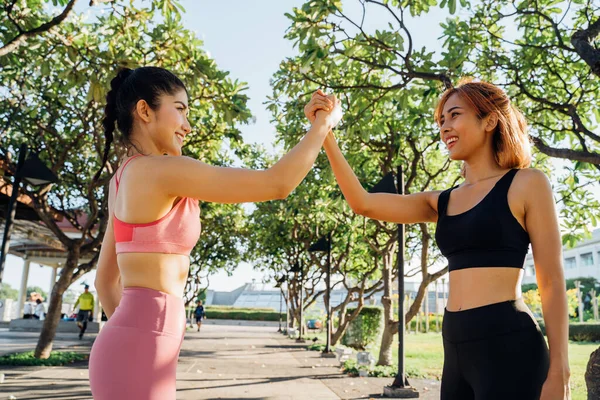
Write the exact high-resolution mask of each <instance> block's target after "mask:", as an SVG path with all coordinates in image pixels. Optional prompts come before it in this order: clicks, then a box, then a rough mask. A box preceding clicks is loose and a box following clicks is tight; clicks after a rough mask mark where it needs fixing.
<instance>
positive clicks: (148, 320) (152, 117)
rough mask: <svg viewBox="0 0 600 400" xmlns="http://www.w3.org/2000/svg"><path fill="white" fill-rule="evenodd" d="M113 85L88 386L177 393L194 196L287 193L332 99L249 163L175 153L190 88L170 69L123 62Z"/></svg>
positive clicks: (312, 153)
mask: <svg viewBox="0 0 600 400" xmlns="http://www.w3.org/2000/svg"><path fill="white" fill-rule="evenodd" d="M111 89H112V90H111V91H110V92H109V93H108V95H107V104H106V109H105V118H104V121H103V126H104V130H105V137H106V148H105V152H104V159H103V163H102V165H105V164H106V160H107V158H108V154H109V150H110V146H111V143H112V141H113V132H114V130H115V123H116V125H117V126H118V128H119V130H120V131H121V134H122V137H123V140H124V142H125V144H126V146H127V158H126V159H125V160H123V162H122V165H121V167H120V168H119V169H118V170H117V171H116V173H115V175H114V177H113V179H112V180H111V182H110V189H109V199H108V209H109V215H110V218H109V222H108V228H107V230H106V233H105V236H104V239H103V242H102V249H101V252H100V258H99V260H98V270H97V273H96V281H95V286H96V290H97V291H98V296H99V298H100V301H101V303H102V307H103V308H104V311H105V313H106V315H107V316H108V322H107V323H106V325H105V326H104V327H103V329H102V331H101V332H100V334H99V335H98V337H97V338H96V340H95V342H94V346H93V348H92V352H91V355H90V362H89V369H90V386H91V389H92V394H93V396H94V399H95V400H125V399H127V400H174V399H175V392H176V386H175V384H176V376H175V372H176V367H177V359H178V356H179V351H180V348H181V343H182V341H183V336H184V332H185V325H186V316H185V311H184V303H183V300H182V296H183V290H184V287H185V283H186V278H187V275H188V270H189V266H190V259H189V255H190V252H191V251H192V249H193V247H194V246H195V244H196V242H197V241H198V238H199V236H200V208H199V206H198V201H199V200H203V201H211V202H219V203H245V202H257V201H267V200H274V199H283V198H285V197H287V195H288V194H289V193H290V192H291V191H292V190H294V188H296V186H297V185H298V184H300V182H301V181H302V180H303V179H304V177H305V176H306V174H307V173H308V171H309V170H310V168H311V167H312V164H313V163H314V161H315V159H316V157H317V155H318V154H319V151H320V148H321V146H322V144H323V140H324V139H325V137H326V135H327V133H328V131H329V130H330V129H332V128H333V127H335V125H336V124H337V123H338V122H339V120H340V118H341V112H340V107H339V102H338V101H336V100H335V99H322V98H318V99H313V101H312V102H311V107H316V106H318V107H319V109H320V111H319V112H318V113H317V115H316V118H315V119H314V120H313V124H312V127H311V128H310V130H309V131H308V133H307V134H306V136H304V138H303V139H302V140H301V141H300V142H299V143H298V144H297V145H296V146H295V147H294V148H293V149H292V150H291V151H290V152H289V153H287V154H286V155H285V156H283V157H282V158H281V159H280V160H279V161H278V162H277V163H275V164H274V165H273V166H272V167H271V168H269V169H267V170H263V171H253V170H247V169H242V168H222V167H215V166H211V165H208V164H205V163H203V162H201V161H199V160H195V159H193V158H189V157H184V156H182V151H181V149H182V146H183V143H184V140H185V137H186V136H187V135H189V134H190V133H191V131H192V127H191V126H190V124H189V122H188V119H187V114H188V110H189V106H188V93H187V90H186V88H185V86H184V84H183V82H182V81H181V80H179V78H177V77H176V76H175V75H174V74H173V73H171V72H169V71H167V70H165V69H163V68H157V67H141V68H137V69H135V70H131V69H123V70H121V71H120V72H119V73H118V74H117V76H116V77H115V78H114V79H113V80H112V81H111ZM315 97H317V96H315ZM100 172H101V171H99V172H98V174H96V178H97V177H98V176H99V174H100Z"/></svg>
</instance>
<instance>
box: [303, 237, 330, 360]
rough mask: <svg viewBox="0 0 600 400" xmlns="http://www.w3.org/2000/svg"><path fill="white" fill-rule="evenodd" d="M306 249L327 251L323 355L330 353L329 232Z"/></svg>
mask: <svg viewBox="0 0 600 400" xmlns="http://www.w3.org/2000/svg"><path fill="white" fill-rule="evenodd" d="M308 251H310V252H315V251H326V252H327V274H326V275H325V301H324V303H325V311H326V312H327V339H326V341H325V349H323V355H324V356H327V355H329V354H333V353H331V347H330V346H331V232H329V233H328V234H327V235H326V236H323V237H322V238H320V239H319V240H317V241H316V242H315V243H313V244H312V245H311V246H310V247H309V248H308Z"/></svg>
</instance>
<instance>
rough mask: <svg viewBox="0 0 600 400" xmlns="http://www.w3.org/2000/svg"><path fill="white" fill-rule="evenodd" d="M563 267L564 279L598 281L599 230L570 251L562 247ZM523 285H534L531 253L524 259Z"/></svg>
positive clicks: (599, 273) (599, 278) (599, 258)
mask: <svg viewBox="0 0 600 400" xmlns="http://www.w3.org/2000/svg"><path fill="white" fill-rule="evenodd" d="M563 266H564V273H565V279H573V278H596V279H597V280H598V281H600V229H596V230H595V231H594V232H593V233H592V237H591V238H590V239H587V240H584V241H582V242H580V243H578V244H577V245H575V247H573V248H571V249H567V248H566V247H563ZM523 283H524V284H528V283H536V278H535V268H534V266H533V255H532V254H531V252H530V253H529V254H527V257H526V258H525V275H524V276H523Z"/></svg>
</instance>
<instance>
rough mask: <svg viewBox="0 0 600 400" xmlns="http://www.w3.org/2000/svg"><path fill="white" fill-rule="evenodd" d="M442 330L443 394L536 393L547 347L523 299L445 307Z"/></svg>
mask: <svg viewBox="0 0 600 400" xmlns="http://www.w3.org/2000/svg"><path fill="white" fill-rule="evenodd" d="M442 333H443V339H444V371H443V374H442V396H441V400H496V399H497V400H500V399H502V400H507V399H510V400H537V399H539V397H540V394H541V391H542V385H543V384H544V381H545V380H546V376H547V374H548V367H549V355H548V347H547V345H546V340H545V339H544V336H543V335H542V333H541V331H540V327H539V326H538V324H537V322H536V321H535V319H534V318H533V316H532V314H531V311H529V309H528V308H527V306H526V305H525V303H523V301H522V300H521V299H518V300H513V301H506V302H502V303H496V304H490V305H486V306H483V307H478V308H473V309H469V310H465V311H456V312H451V311H448V310H446V311H445V313H444V322H443V324H442Z"/></svg>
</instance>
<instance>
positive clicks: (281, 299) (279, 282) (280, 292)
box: [275, 275, 286, 332]
mask: <svg viewBox="0 0 600 400" xmlns="http://www.w3.org/2000/svg"><path fill="white" fill-rule="evenodd" d="M285 279H286V278H285V275H283V276H282V277H281V278H279V279H277V285H275V287H276V288H279V329H277V332H283V330H282V329H281V323H282V321H281V313H282V302H283V288H282V287H281V285H283V283H284V282H285Z"/></svg>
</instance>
